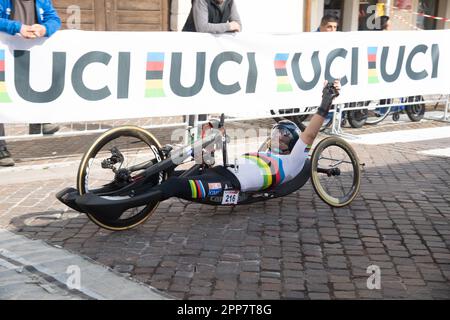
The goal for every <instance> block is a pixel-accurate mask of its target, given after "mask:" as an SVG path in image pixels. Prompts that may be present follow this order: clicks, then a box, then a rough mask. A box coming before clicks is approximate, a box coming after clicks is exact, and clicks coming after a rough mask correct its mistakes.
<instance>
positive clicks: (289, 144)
mask: <svg viewBox="0 0 450 320" xmlns="http://www.w3.org/2000/svg"><path fill="white" fill-rule="evenodd" d="M300 133H301V131H300V129H299V128H298V126H297V125H296V124H295V123H294V122H292V121H289V120H282V121H280V122H278V123H277V124H275V125H274V126H273V127H272V133H271V134H270V151H271V152H273V153H279V154H289V153H291V151H292V149H293V148H294V146H295V144H296V143H297V140H298V139H299V137H300ZM282 147H283V148H282Z"/></svg>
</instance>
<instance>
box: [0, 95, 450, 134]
mask: <svg viewBox="0 0 450 320" xmlns="http://www.w3.org/2000/svg"><path fill="white" fill-rule="evenodd" d="M443 96H445V98H442V97H443ZM421 103H425V104H431V103H433V104H436V105H438V104H440V103H443V104H445V106H444V110H443V115H442V116H439V117H432V116H426V117H425V119H428V120H435V121H445V122H450V95H448V94H446V95H440V97H439V99H426V100H425V101H423V102H421ZM414 104H417V102H393V103H390V104H385V105H384V104H383V105H382V107H395V106H407V105H414ZM348 105H349V104H338V105H335V108H334V109H333V110H332V111H331V112H332V113H333V118H332V119H333V120H332V124H331V127H330V129H328V130H327V131H326V133H328V134H331V135H341V136H342V135H345V136H346V137H348V138H350V139H351V138H352V137H353V138H355V136H353V135H350V134H345V133H344V132H343V131H342V125H341V124H342V117H343V112H346V111H352V110H362V109H367V107H366V106H355V107H348ZM302 108H303V110H306V111H299V112H292V113H284V114H276V115H273V114H270V115H269V114H268V115H258V116H253V117H236V118H231V119H227V122H241V121H252V120H262V119H272V118H276V117H289V116H297V115H312V114H315V113H316V108H317V107H302ZM287 109H294V108H287ZM295 109H301V108H295ZM182 117H184V119H183V120H182V121H180V120H181V118H182ZM172 118H175V119H174V120H176V121H174V122H173V123H165V124H152V123H151V122H152V121H151V119H155V118H148V119H149V122H148V123H145V119H121V120H112V121H104V122H96V126H97V128H95V129H89V127H90V126H91V127H92V126H93V124H92V123H83V124H80V123H72V124H67V125H66V128H65V129H66V130H65V131H60V132H56V133H55V134H52V135H44V134H42V133H41V134H17V133H16V134H12V135H6V136H4V137H1V139H2V140H7V141H14V140H30V139H37V138H46V137H69V136H79V135H89V134H97V133H102V132H105V131H106V130H108V129H109V128H110V127H113V126H118V125H123V124H134V125H138V126H140V127H143V128H146V129H161V128H175V127H183V128H185V129H186V135H185V142H187V141H190V140H191V139H196V138H197V136H198V133H199V132H198V130H191V128H192V127H190V126H189V121H188V118H189V116H187V115H186V116H178V117H172ZM146 119H147V118H146ZM158 119H159V118H158ZM153 122H154V121H153ZM204 122H205V121H198V115H196V116H195V121H194V126H196V125H198V124H201V123H204ZM83 125H84V130H75V127H76V126H79V127H80V126H81V127H82V126H83ZM22 126H23V125H22ZM67 127H68V128H67ZM27 128H28V127H27Z"/></svg>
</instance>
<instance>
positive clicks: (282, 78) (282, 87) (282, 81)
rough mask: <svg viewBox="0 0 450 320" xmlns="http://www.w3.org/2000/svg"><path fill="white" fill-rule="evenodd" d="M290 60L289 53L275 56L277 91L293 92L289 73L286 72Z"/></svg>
mask: <svg viewBox="0 0 450 320" xmlns="http://www.w3.org/2000/svg"><path fill="white" fill-rule="evenodd" d="M288 59H289V54H288V53H277V54H276V55H275V61H274V65H275V74H276V75H277V91H278V92H289V91H292V86H291V83H290V82H289V77H288V73H287V70H286V63H287V60H288Z"/></svg>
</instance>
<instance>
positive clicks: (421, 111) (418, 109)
mask: <svg viewBox="0 0 450 320" xmlns="http://www.w3.org/2000/svg"><path fill="white" fill-rule="evenodd" d="M407 101H408V102H409V103H412V102H417V104H412V105H408V106H406V114H407V115H408V118H409V119H410V120H411V121H413V122H417V121H420V120H422V119H423V117H424V115H425V103H423V97H422V96H414V97H408V99H407Z"/></svg>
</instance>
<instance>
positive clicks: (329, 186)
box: [311, 137, 361, 207]
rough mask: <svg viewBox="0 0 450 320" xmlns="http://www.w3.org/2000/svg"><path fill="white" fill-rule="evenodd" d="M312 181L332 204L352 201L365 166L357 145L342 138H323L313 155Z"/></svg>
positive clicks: (333, 205) (317, 189) (342, 204)
mask: <svg viewBox="0 0 450 320" xmlns="http://www.w3.org/2000/svg"><path fill="white" fill-rule="evenodd" d="M311 181H312V184H313V187H314V190H315V191H316V193H317V195H318V196H319V197H320V198H321V199H322V200H323V201H324V202H325V203H327V204H328V205H330V206H332V207H343V206H346V205H348V204H349V203H350V202H352V201H353V199H354V198H355V197H356V195H357V194H358V192H359V187H360V184H361V168H360V164H359V160H358V157H357V155H356V153H355V151H354V150H353V148H352V147H351V146H350V145H349V144H348V143H347V142H345V141H344V140H343V139H341V138H338V137H329V138H325V139H324V140H322V141H320V142H319V143H318V144H317V146H316V147H315V148H314V151H313V153H312V156H311Z"/></svg>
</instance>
